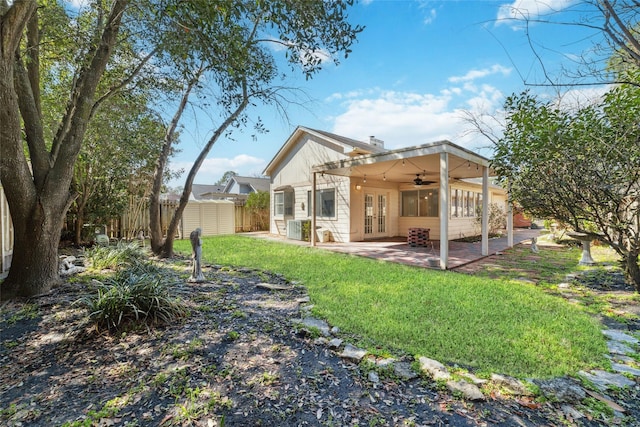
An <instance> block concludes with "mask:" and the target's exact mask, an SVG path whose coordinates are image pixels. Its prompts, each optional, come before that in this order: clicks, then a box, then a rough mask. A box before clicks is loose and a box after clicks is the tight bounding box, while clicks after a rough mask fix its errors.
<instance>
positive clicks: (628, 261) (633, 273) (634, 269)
mask: <svg viewBox="0 0 640 427" xmlns="http://www.w3.org/2000/svg"><path fill="white" fill-rule="evenodd" d="M624 261H625V267H624V269H625V275H626V276H627V280H628V281H629V282H631V283H633V285H634V286H635V287H636V292H639V293H640V268H639V267H638V251H637V250H634V251H630V252H629V253H628V254H627V255H626V257H625V259H624Z"/></svg>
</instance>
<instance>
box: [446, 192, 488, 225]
mask: <svg viewBox="0 0 640 427" xmlns="http://www.w3.org/2000/svg"><path fill="white" fill-rule="evenodd" d="M481 206H482V193H476V192H473V191H463V190H458V189H452V190H451V216H452V217H458V218H463V217H474V216H477V215H478V212H479V208H480V207H481Z"/></svg>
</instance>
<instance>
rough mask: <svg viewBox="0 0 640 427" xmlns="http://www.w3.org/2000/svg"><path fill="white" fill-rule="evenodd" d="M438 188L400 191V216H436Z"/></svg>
mask: <svg viewBox="0 0 640 427" xmlns="http://www.w3.org/2000/svg"><path fill="white" fill-rule="evenodd" d="M438 203H439V201H438V189H437V188H431V189H425V190H412V191H403V192H402V216H408V217H411V216H425V217H433V218H437V217H438Z"/></svg>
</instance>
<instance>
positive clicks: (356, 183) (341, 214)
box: [263, 126, 513, 269]
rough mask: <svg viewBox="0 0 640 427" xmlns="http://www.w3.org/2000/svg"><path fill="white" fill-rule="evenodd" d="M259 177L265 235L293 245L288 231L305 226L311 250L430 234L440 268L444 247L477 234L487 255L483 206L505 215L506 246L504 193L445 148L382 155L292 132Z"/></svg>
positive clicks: (366, 145)
mask: <svg viewBox="0 0 640 427" xmlns="http://www.w3.org/2000/svg"><path fill="white" fill-rule="evenodd" d="M263 173H264V174H265V175H267V176H269V177H270V179H271V188H270V192H271V202H270V203H271V212H272V215H271V220H270V232H271V233H273V234H279V235H282V236H288V237H293V238H299V237H300V235H299V232H298V231H296V232H293V231H292V229H293V228H295V229H296V230H300V229H301V228H302V226H301V224H306V225H307V226H308V227H309V229H310V230H315V231H316V232H315V233H310V242H311V245H315V244H316V241H317V240H318V239H321V240H327V239H331V240H334V241H336V242H344V243H348V242H355V241H363V240H368V239H382V238H387V237H395V236H404V237H406V236H408V235H409V234H410V233H413V232H414V231H416V229H417V230H421V229H422V230H424V229H429V236H428V238H429V239H432V240H440V241H441V242H440V243H441V244H440V268H442V269H446V268H447V264H448V244H443V240H444V241H446V242H448V241H449V240H452V239H457V238H460V237H465V236H471V235H478V234H481V235H482V251H483V255H487V254H488V212H489V209H488V208H489V203H498V204H499V205H500V206H503V207H504V210H505V212H508V213H509V215H507V231H508V237H509V244H510V245H512V244H513V229H512V219H511V215H510V210H509V209H510V207H509V206H507V203H506V202H507V195H506V191H504V189H502V188H501V187H498V186H495V185H492V184H491V183H490V180H489V176H490V175H491V170H490V167H489V159H487V158H485V157H483V156H481V155H479V154H476V153H474V152H472V151H470V150H468V149H465V148H463V147H460V146H458V145H456V144H454V143H452V142H450V141H437V142H433V143H428V144H424V145H418V146H413V147H406V148H400V149H394V150H387V149H385V148H384V143H383V141H380V140H379V139H376V138H374V137H371V138H370V140H369V141H368V142H361V141H357V140H354V139H351V138H346V137H343V136H340V135H335V134H332V133H329V132H325V131H321V130H316V129H310V128H306V127H302V126H299V127H298V128H296V129H295V131H294V132H293V133H292V134H291V136H290V137H289V138H288V139H287V141H286V142H285V143H284V145H283V146H282V147H281V148H280V150H279V151H278V152H277V153H276V155H275V156H274V157H273V159H272V160H271V161H270V162H269V164H268V165H267V167H266V168H265V170H264V172H263ZM478 215H480V218H478Z"/></svg>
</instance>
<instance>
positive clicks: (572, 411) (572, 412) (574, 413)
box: [561, 405, 584, 421]
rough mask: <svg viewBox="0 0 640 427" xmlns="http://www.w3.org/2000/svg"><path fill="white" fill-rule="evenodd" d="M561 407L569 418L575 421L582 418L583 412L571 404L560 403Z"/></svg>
mask: <svg viewBox="0 0 640 427" xmlns="http://www.w3.org/2000/svg"><path fill="white" fill-rule="evenodd" d="M561 409H562V412H563V413H564V414H565V415H566V416H567V417H569V418H571V420H574V421H575V420H579V419H581V418H584V414H583V413H582V412H580V411H578V410H577V409H576V408H574V407H573V406H571V405H562V406H561Z"/></svg>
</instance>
